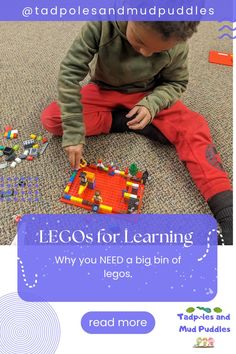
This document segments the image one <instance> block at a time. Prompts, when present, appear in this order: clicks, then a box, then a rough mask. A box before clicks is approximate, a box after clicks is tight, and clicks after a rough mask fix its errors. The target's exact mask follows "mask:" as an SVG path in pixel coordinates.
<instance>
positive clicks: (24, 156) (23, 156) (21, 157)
mask: <svg viewBox="0 0 236 354" xmlns="http://www.w3.org/2000/svg"><path fill="white" fill-rule="evenodd" d="M27 156H28V155H25V154H20V155H19V156H18V157H19V159H21V160H25V159H26V157H27Z"/></svg>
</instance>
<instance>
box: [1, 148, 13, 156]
mask: <svg viewBox="0 0 236 354" xmlns="http://www.w3.org/2000/svg"><path fill="white" fill-rule="evenodd" d="M13 152H14V150H13V149H12V148H10V147H5V149H4V150H3V153H4V155H11V154H13Z"/></svg>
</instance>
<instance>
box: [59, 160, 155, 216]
mask: <svg viewBox="0 0 236 354" xmlns="http://www.w3.org/2000/svg"><path fill="white" fill-rule="evenodd" d="M147 178H148V172H147V171H145V172H141V171H138V172H137V173H136V174H135V176H131V175H130V174H129V169H128V168H126V169H125V170H124V171H121V170H119V169H118V168H117V167H114V166H110V165H108V166H104V165H103V164H102V163H98V164H97V165H95V164H89V163H88V164H87V165H85V164H84V165H83V167H81V168H80V169H79V170H78V171H74V172H73V173H72V175H71V177H70V179H69V182H68V184H67V186H66V188H65V190H64V195H63V196H62V198H61V199H60V201H61V202H64V203H68V204H72V205H75V206H78V207H80V208H84V209H87V210H89V211H92V212H95V213H102V214H109V213H111V214H131V213H140V210H141V206H142V199H143V194H144V188H145V183H146V180H147Z"/></svg>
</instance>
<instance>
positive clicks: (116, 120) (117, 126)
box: [110, 110, 170, 144]
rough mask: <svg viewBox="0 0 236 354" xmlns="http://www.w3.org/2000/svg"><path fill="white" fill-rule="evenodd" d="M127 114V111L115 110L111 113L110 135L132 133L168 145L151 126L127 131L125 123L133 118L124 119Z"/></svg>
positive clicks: (161, 135) (158, 131)
mask: <svg viewBox="0 0 236 354" xmlns="http://www.w3.org/2000/svg"><path fill="white" fill-rule="evenodd" d="M128 112H129V111H128V110H115V111H113V112H112V125H111V130H110V132H111V133H124V132H133V133H136V134H140V135H144V136H146V137H147V138H149V139H152V140H154V141H159V142H160V143H162V144H170V142H169V140H168V139H167V138H166V137H165V136H164V135H163V134H162V133H161V132H160V130H159V129H157V128H156V127H154V125H152V124H149V125H146V127H144V128H143V129H140V130H133V129H129V127H128V125H127V122H128V121H129V120H130V119H133V118H134V117H132V118H129V119H128V118H126V114H127V113H128Z"/></svg>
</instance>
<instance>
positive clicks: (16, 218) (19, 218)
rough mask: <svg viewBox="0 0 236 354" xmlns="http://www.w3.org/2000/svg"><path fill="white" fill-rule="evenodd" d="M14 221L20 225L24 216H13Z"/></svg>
mask: <svg viewBox="0 0 236 354" xmlns="http://www.w3.org/2000/svg"><path fill="white" fill-rule="evenodd" d="M12 219H13V220H14V221H15V222H16V223H18V222H19V221H21V219H22V215H20V214H17V215H13V216H12Z"/></svg>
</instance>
